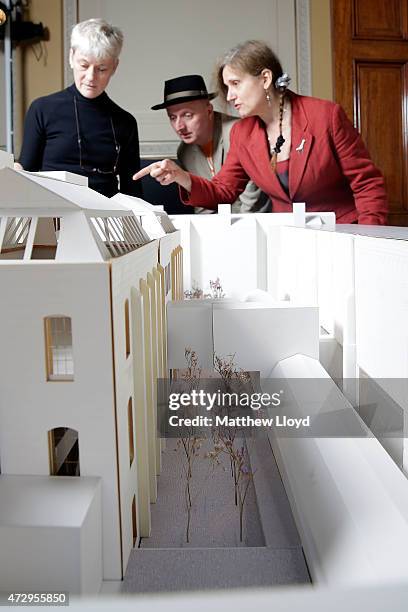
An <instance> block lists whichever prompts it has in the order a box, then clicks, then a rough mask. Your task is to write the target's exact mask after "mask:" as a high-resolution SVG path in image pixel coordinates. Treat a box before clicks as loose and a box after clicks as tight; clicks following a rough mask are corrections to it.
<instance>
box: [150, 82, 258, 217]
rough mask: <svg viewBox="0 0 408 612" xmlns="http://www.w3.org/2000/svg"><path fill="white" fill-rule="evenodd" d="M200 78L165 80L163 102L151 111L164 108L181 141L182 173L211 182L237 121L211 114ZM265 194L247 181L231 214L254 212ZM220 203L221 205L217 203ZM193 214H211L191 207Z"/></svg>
mask: <svg viewBox="0 0 408 612" xmlns="http://www.w3.org/2000/svg"><path fill="white" fill-rule="evenodd" d="M215 96H216V94H215V93H208V91H207V87H206V85H205V82H204V79H203V77H202V76H200V75H198V74H189V75H186V76H181V77H176V78H174V79H169V80H168V81H165V84H164V100H163V102H162V103H161V104H156V105H155V106H152V110H160V109H166V111H167V115H168V117H169V120H170V124H171V126H172V128H173V129H174V131H175V132H176V133H177V135H178V136H179V138H180V139H181V141H182V142H181V143H180V145H179V147H178V150H177V158H178V161H179V163H180V165H181V166H182V168H183V169H184V170H187V171H188V172H192V173H193V174H198V175H199V176H202V177H204V178H208V179H211V178H212V177H213V176H214V175H215V174H216V173H217V172H218V171H219V170H220V169H221V166H222V165H223V163H224V161H225V158H226V156H227V153H228V149H229V144H230V131H231V128H232V126H233V125H234V123H235V122H236V121H238V119H237V118H235V117H231V116H229V115H225V114H224V113H219V112H217V111H214V109H213V106H212V104H211V100H212V99H213V98H215ZM266 199H267V198H266V197H265V195H264V194H263V193H262V192H261V190H260V189H259V188H258V187H257V186H256V185H255V184H254V183H253V182H249V183H248V185H247V187H246V189H245V191H244V192H243V193H242V194H241V195H240V196H239V198H238V200H236V202H234V204H233V205H232V211H233V212H258V211H259V210H262V207H263V206H264V205H265V201H266ZM220 203H221V202H220ZM195 212H196V213H213V212H215V211H213V210H209V209H208V208H199V207H196V208H195Z"/></svg>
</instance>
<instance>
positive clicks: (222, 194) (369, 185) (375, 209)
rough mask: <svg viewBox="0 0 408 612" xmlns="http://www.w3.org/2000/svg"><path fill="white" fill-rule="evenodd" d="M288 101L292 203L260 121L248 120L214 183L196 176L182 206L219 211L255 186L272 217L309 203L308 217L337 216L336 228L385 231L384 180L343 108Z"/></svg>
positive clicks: (236, 130)
mask: <svg viewBox="0 0 408 612" xmlns="http://www.w3.org/2000/svg"><path fill="white" fill-rule="evenodd" d="M290 97H291V103H292V145H291V152H290V158H289V196H288V195H287V194H286V193H285V191H284V190H283V188H282V186H281V184H280V182H279V179H278V178H277V176H276V174H275V173H274V171H273V170H272V168H271V166H270V154H269V147H268V140H267V136H266V131H265V128H264V124H263V122H262V120H261V119H260V118H259V117H248V118H247V119H243V120H241V121H238V122H237V123H236V124H235V125H234V127H233V128H232V130H231V146H230V150H229V154H228V156H227V159H226V161H225V163H224V165H223V167H222V169H221V171H220V172H219V173H218V174H217V175H216V176H215V177H214V178H213V179H212V180H211V181H209V180H206V179H204V178H201V177H198V176H195V175H191V180H192V188H191V192H190V194H188V193H187V192H186V191H185V190H183V189H182V190H181V197H182V199H183V201H184V203H185V204H190V205H193V206H197V205H200V206H203V205H204V206H206V207H207V208H214V207H216V205H217V203H218V202H225V203H232V202H235V200H236V199H237V197H238V195H239V194H240V193H241V192H242V191H243V190H244V189H245V186H246V184H247V182H248V180H249V179H251V180H252V181H254V183H255V184H256V185H258V187H260V188H261V189H262V191H264V192H265V193H267V194H268V195H269V196H270V198H271V201H272V211H273V212H291V210H292V206H291V205H292V202H306V210H307V211H334V212H335V213H336V221H337V223H353V222H355V221H357V220H358V222H359V223H363V224H367V225H385V224H386V222H387V213H388V204H387V196H386V192H385V187H384V179H383V177H382V175H381V173H380V171H379V170H378V168H376V166H374V164H373V162H372V161H371V158H370V156H369V153H368V151H367V149H366V147H365V146H364V143H363V141H362V139H361V136H360V135H359V133H358V132H357V130H356V129H355V128H354V127H353V125H352V124H351V122H350V121H349V120H348V118H347V116H346V114H345V112H344V111H343V109H342V108H341V106H339V105H338V104H335V103H333V102H329V101H327V100H319V99H317V98H310V97H306V96H298V95H297V94H294V93H292V92H290ZM302 143H303V145H302Z"/></svg>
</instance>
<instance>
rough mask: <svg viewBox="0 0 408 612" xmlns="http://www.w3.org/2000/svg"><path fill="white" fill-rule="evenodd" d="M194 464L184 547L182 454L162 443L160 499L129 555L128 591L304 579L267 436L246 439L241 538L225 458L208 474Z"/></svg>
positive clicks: (204, 463)
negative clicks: (248, 475) (247, 485)
mask: <svg viewBox="0 0 408 612" xmlns="http://www.w3.org/2000/svg"><path fill="white" fill-rule="evenodd" d="M207 444H208V443H206V444H204V445H203V447H202V448H201V449H200V457H199V458H198V459H197V460H196V462H195V464H194V468H195V476H194V478H193V483H194V494H193V510H192V517H191V534H190V543H189V544H187V542H186V538H185V531H186V511H185V507H184V505H183V499H184V493H183V480H182V479H181V478H180V473H181V465H180V461H181V453H182V451H181V450H177V446H176V441H175V440H167V445H166V450H165V451H164V452H163V461H162V473H161V475H160V477H159V479H158V500H157V503H156V504H153V505H152V536H151V537H150V538H144V539H143V540H142V541H141V545H140V548H138V549H134V550H133V551H132V553H131V556H130V559H129V563H128V567H127V571H126V576H125V579H124V581H123V586H122V591H123V592H126V593H142V592H159V591H188V590H197V589H199V590H202V589H219V588H235V587H236V588H242V587H259V586H264V587H265V586H272V585H278V584H279V585H280V584H294V583H307V582H310V578H309V574H308V571H307V567H306V564H305V560H304V556H303V551H302V547H301V542H300V539H299V535H298V533H297V530H296V527H295V524H294V521H293V518H292V514H291V511H290V506H289V502H288V499H287V496H286V493H285V490H284V488H283V485H282V481H281V478H280V475H279V471H278V469H277V466H276V462H275V459H274V456H273V454H272V450H271V447H270V444H269V441H268V439H267V438H266V437H264V438H262V437H260V436H257V437H255V438H253V439H251V440H249V441H248V444H247V447H248V451H249V455H250V461H251V469H252V470H253V471H254V473H255V475H254V486H252V487H251V490H250V492H249V494H248V499H247V502H246V505H245V511H244V541H243V542H242V543H241V542H240V541H239V516H238V510H237V509H236V507H235V504H234V485H233V481H232V478H231V473H230V468H229V461H228V459H226V461H225V462H224V466H223V467H220V466H218V467H217V468H216V469H215V471H213V469H212V466H211V463H210V462H209V460H208V459H207V458H205V454H206V452H208V449H209V446H207Z"/></svg>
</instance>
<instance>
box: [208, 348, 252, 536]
mask: <svg viewBox="0 0 408 612" xmlns="http://www.w3.org/2000/svg"><path fill="white" fill-rule="evenodd" d="M234 359H235V354H234V355H227V357H220V356H219V355H217V354H214V370H215V371H216V372H217V373H218V374H219V375H220V376H221V379H222V381H223V383H224V386H225V388H226V389H227V390H231V389H233V388H234V383H238V385H239V386H240V385H241V384H243V383H247V382H249V381H250V375H249V373H248V372H246V371H245V370H243V369H242V368H237V367H236V365H235V363H234ZM235 388H236V385H235ZM219 408H221V409H222V410H226V411H227V413H228V407H226V406H222V407H219ZM237 432H238V428H237V427H236V426H231V425H219V426H218V427H217V428H216V429H214V430H213V442H214V449H213V450H212V451H210V453H208V455H207V456H208V457H209V458H210V459H211V460H212V461H213V462H214V463H215V464H216V465H220V460H219V458H220V455H221V454H225V455H227V456H228V457H229V460H230V466H231V475H232V478H233V480H234V501H235V505H236V506H237V507H238V509H239V533H240V541H241V542H242V539H243V514H244V506H245V500H246V498H247V493H248V488H249V485H250V483H251V481H252V479H253V473H252V471H251V469H250V467H249V459H248V455H247V450H246V447H245V445H242V446H240V447H237V446H236V443H235V439H236V436H237Z"/></svg>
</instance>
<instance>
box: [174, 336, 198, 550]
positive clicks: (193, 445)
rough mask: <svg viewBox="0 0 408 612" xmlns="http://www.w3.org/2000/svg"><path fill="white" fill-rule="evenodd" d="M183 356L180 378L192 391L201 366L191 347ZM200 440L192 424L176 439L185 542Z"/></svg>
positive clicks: (188, 534)
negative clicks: (181, 457) (182, 498)
mask: <svg viewBox="0 0 408 612" xmlns="http://www.w3.org/2000/svg"><path fill="white" fill-rule="evenodd" d="M184 356H185V359H186V362H187V368H186V370H185V372H184V373H183V375H182V377H181V378H182V380H184V381H185V383H186V384H187V386H188V390H189V391H192V389H193V387H195V386H196V385H197V383H198V381H199V380H200V376H201V368H200V367H199V365H198V358H197V354H196V352H195V351H193V350H192V349H191V348H186V349H185V350H184ZM201 442H202V440H201V438H199V437H198V436H197V435H196V433H195V428H194V427H193V426H190V427H183V430H182V434H181V436H180V438H179V440H178V441H177V449H176V450H179V449H182V450H183V459H182V473H183V476H184V478H185V488H184V498H185V504H186V510H187V526H186V541H187V543H189V542H190V525H191V508H192V495H191V481H192V478H193V465H194V462H195V460H196V459H197V457H199V450H200V448H201Z"/></svg>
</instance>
